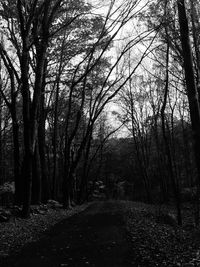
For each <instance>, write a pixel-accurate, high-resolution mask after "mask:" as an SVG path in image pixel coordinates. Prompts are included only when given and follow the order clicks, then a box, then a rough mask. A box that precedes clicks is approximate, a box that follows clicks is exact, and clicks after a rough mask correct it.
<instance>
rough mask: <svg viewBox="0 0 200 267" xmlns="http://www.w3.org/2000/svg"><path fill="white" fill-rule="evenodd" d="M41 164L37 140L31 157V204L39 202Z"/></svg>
mask: <svg viewBox="0 0 200 267" xmlns="http://www.w3.org/2000/svg"><path fill="white" fill-rule="evenodd" d="M41 180H42V178H41V165H40V155H39V147H38V142H37V143H36V147H35V153H34V158H33V182H32V199H31V202H32V204H39V203H40V202H41V193H42V184H41Z"/></svg>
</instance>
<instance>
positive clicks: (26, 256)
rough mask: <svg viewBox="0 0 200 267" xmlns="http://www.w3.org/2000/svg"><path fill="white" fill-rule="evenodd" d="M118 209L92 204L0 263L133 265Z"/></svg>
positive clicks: (8, 266) (24, 265)
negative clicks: (16, 254)
mask: <svg viewBox="0 0 200 267" xmlns="http://www.w3.org/2000/svg"><path fill="white" fill-rule="evenodd" d="M122 209H123V207H122V206H121V204H120V203H119V202H116V203H115V202H99V203H93V204H92V205H90V206H89V207H88V208H87V209H86V210H85V211H84V212H81V213H79V214H77V215H74V216H73V217H71V218H69V219H66V220H64V221H62V222H60V223H59V224H57V225H55V226H54V227H53V228H52V229H51V230H50V231H48V232H47V234H46V235H45V237H44V238H42V239H41V240H39V241H37V242H35V243H32V244H29V245H27V246H26V247H25V248H24V249H23V250H22V252H21V253H20V254H19V255H18V256H14V257H12V258H10V259H7V260H5V262H4V263H3V266H6V267H12V266H13V267H14V266H16V267H17V266H18V267H19V266H20V267H27V266H29V267H35V266H36V267H39V266H41V267H57V266H58V267H59V266H63V267H64V266H68V267H79V266H80V267H81V266H97V267H98V266H99V267H102V266H103V267H106V266H107V267H111V266H112V267H129V266H134V265H133V263H132V259H131V255H132V253H131V243H130V242H129V241H128V240H127V235H126V230H125V225H124V221H123V212H122ZM1 266H2V265H1ZM3 266H2V267H3Z"/></svg>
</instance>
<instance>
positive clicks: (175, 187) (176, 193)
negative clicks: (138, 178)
mask: <svg viewBox="0 0 200 267" xmlns="http://www.w3.org/2000/svg"><path fill="white" fill-rule="evenodd" d="M168 69H169V43H167V53H166V82H165V92H164V100H163V105H162V108H161V119H162V133H163V139H164V143H165V150H166V154H167V162H168V166H169V174H170V179H171V181H172V187H173V192H174V198H175V201H176V209H177V221H178V224H179V225H182V216H181V200H180V192H179V187H178V181H177V178H176V177H175V174H174V170H173V161H172V155H171V149H170V144H169V140H168V137H167V133H166V126H165V124H166V123H165V108H166V104H167V96H168V89H169V88H168V85H169V70H168Z"/></svg>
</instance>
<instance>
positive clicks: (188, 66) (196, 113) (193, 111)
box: [177, 0, 200, 225]
mask: <svg viewBox="0 0 200 267" xmlns="http://www.w3.org/2000/svg"><path fill="white" fill-rule="evenodd" d="M177 3H178V15H179V25H180V33H181V44H182V50H183V60H184V70H185V79H186V91H187V96H188V101H189V109H190V117H191V123H192V131H193V140H194V142H193V143H194V154H195V160H196V166H197V171H198V175H197V176H198V177H197V188H198V190H197V191H198V193H197V200H196V219H195V221H196V224H197V225H199V197H200V153H199V151H200V109H199V101H198V100H199V97H198V92H197V86H196V83H195V74H194V67H193V58H192V50H191V43H190V36H189V27H188V19H187V15H186V9H185V1H184V0H178V1H177Z"/></svg>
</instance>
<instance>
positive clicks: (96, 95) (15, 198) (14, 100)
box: [0, 0, 200, 225]
mask: <svg viewBox="0 0 200 267" xmlns="http://www.w3.org/2000/svg"><path fill="white" fill-rule="evenodd" d="M199 17H200V4H199V2H198V1H197V0H193V1H186V0H185V1H184V0H177V1H175V0H169V1H166V0H151V1H145V0H144V1H140V0H134V1H133V0H126V1H120V0H110V1H84V0H30V1H25V0H5V1H3V0H2V1H0V18H1V21H0V202H1V203H0V204H1V205H2V206H4V205H8V204H10V203H14V204H15V205H17V206H21V207H22V210H21V212H22V214H21V215H22V216H23V217H29V215H30V208H31V205H35V204H40V203H47V201H48V200H50V199H51V200H56V201H59V203H61V204H62V205H63V207H65V208H68V207H70V206H71V205H76V204H81V203H84V202H86V201H88V200H93V199H95V198H99V199H104V198H105V199H107V198H108V199H110V198H114V199H126V200H134V201H142V202H147V203H169V202H170V203H174V205H175V207H176V216H177V221H178V224H179V225H181V224H182V210H181V206H182V203H183V202H188V201H189V202H191V203H192V205H193V210H194V221H195V224H196V225H198V224H199V197H200V107H199V104H200V38H199V36H200V35H199V34H200V20H199Z"/></svg>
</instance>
